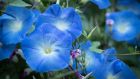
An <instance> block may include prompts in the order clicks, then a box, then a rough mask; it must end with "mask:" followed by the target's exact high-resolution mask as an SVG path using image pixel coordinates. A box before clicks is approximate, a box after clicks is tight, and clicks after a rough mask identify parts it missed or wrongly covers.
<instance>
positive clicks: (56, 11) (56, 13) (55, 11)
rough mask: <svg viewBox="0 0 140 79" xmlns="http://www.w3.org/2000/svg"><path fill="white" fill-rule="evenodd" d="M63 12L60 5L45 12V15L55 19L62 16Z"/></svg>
mask: <svg viewBox="0 0 140 79" xmlns="http://www.w3.org/2000/svg"><path fill="white" fill-rule="evenodd" d="M61 12H62V9H61V7H60V5H58V4H53V5H52V6H50V7H49V8H48V9H47V10H46V11H45V13H47V14H50V15H52V16H55V17H58V16H60V15H61Z"/></svg>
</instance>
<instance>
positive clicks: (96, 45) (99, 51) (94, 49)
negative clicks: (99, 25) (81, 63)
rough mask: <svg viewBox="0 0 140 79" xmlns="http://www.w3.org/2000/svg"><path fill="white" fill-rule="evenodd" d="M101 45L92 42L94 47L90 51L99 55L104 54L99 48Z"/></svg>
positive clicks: (97, 42)
mask: <svg viewBox="0 0 140 79" xmlns="http://www.w3.org/2000/svg"><path fill="white" fill-rule="evenodd" d="M100 45H101V44H100V42H99V41H95V42H92V46H91V47H90V50H91V51H94V52H97V53H102V52H103V50H101V49H99V48H98V47H99V46H100Z"/></svg>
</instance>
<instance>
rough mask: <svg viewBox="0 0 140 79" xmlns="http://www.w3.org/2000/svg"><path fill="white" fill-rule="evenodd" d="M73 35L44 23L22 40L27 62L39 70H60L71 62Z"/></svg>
mask: <svg viewBox="0 0 140 79" xmlns="http://www.w3.org/2000/svg"><path fill="white" fill-rule="evenodd" d="M71 46H72V38H71V36H69V34H68V35H66V34H65V33H63V32H61V31H59V30H58V29H56V28H54V26H53V25H51V24H42V25H41V26H40V27H39V28H37V29H36V30H35V31H34V32H33V33H31V34H30V36H28V37H26V38H25V39H24V40H23V42H22V45H21V47H22V50H23V54H24V57H25V60H26V62H27V64H28V65H29V66H30V67H31V68H32V69H33V70H35V71H37V72H49V71H58V70H61V69H64V68H66V67H67V66H68V65H69V62H70V50H71Z"/></svg>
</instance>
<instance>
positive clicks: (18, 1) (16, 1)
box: [9, 0, 31, 7]
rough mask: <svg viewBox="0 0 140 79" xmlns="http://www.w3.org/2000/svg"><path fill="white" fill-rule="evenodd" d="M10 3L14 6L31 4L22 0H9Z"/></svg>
mask: <svg viewBox="0 0 140 79" xmlns="http://www.w3.org/2000/svg"><path fill="white" fill-rule="evenodd" d="M9 5H12V6H20V7H26V6H31V5H30V4H28V3H25V2H24V1H22V0H10V1H9Z"/></svg>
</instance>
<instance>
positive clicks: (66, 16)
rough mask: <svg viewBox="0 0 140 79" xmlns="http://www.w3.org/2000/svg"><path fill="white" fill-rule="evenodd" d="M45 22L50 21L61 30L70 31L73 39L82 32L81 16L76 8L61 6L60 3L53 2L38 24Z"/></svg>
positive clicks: (40, 17)
mask: <svg viewBox="0 0 140 79" xmlns="http://www.w3.org/2000/svg"><path fill="white" fill-rule="evenodd" d="M43 23H50V24H52V25H53V26H55V27H56V28H57V29H59V30H60V31H63V32H66V33H70V34H71V36H72V37H73V40H74V39H76V38H77V37H79V36H80V35H81V33H82V24H81V18H80V16H79V15H78V14H77V13H76V11H75V10H74V8H61V7H60V5H58V4H53V5H52V6H50V7H49V8H48V9H47V10H46V11H45V13H43V14H42V15H40V16H39V18H38V21H37V24H36V26H37V27H39V26H40V25H42V24H43Z"/></svg>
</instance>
